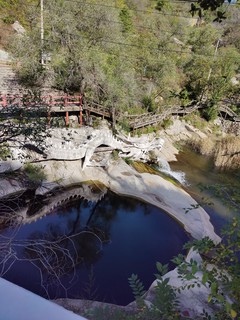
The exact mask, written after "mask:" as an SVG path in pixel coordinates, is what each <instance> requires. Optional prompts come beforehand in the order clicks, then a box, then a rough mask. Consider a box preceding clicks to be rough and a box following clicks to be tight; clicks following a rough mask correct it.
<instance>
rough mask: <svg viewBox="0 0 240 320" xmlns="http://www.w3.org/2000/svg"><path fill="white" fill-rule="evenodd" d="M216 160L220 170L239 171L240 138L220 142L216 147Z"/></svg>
mask: <svg viewBox="0 0 240 320" xmlns="http://www.w3.org/2000/svg"><path fill="white" fill-rule="evenodd" d="M214 159H215V165H216V167H218V168H219V169H231V170H236V169H239V168H240V137H237V136H229V137H226V138H223V139H222V140H221V141H219V142H218V143H217V145H216V149H215V154H214Z"/></svg>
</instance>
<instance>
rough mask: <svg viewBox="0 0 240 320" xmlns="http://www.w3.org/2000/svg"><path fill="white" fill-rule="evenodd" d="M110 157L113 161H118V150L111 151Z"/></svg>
mask: <svg viewBox="0 0 240 320" xmlns="http://www.w3.org/2000/svg"><path fill="white" fill-rule="evenodd" d="M112 156H113V159H114V160H118V159H119V154H118V150H113V152H112Z"/></svg>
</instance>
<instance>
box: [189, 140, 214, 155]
mask: <svg viewBox="0 0 240 320" xmlns="http://www.w3.org/2000/svg"><path fill="white" fill-rule="evenodd" d="M215 144H216V141H215V140H214V139H211V138H206V139H194V140H191V141H190V145H191V147H192V148H193V149H194V150H195V151H197V152H198V153H200V154H202V155H205V156H212V155H213V151H214V148H215Z"/></svg>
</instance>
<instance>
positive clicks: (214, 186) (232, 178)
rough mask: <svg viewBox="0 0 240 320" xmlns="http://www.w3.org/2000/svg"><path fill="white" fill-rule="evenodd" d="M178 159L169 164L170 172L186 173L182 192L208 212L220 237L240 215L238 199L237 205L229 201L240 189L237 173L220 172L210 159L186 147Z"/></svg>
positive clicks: (238, 172) (238, 174)
mask: <svg viewBox="0 0 240 320" xmlns="http://www.w3.org/2000/svg"><path fill="white" fill-rule="evenodd" d="M177 159H178V161H177V162H172V163H171V164H170V167H171V169H172V170H174V171H175V170H176V171H181V172H184V173H185V182H186V185H185V187H184V188H185V190H186V191H187V192H188V193H189V194H191V196H192V197H193V198H195V199H196V201H198V202H199V203H200V204H201V205H202V206H203V208H204V209H205V210H206V211H207V213H208V214H209V216H210V220H211V222H212V224H213V225H214V227H215V231H216V232H217V233H218V234H219V235H220V233H221V230H222V228H223V227H224V226H226V224H228V223H229V222H230V221H231V220H232V218H233V217H234V216H239V215H240V210H239V208H240V203H239V199H238V200H236V199H235V200H236V205H234V202H235V200H234V202H232V200H231V199H234V196H233V194H234V192H235V191H238V190H240V171H239V170H238V171H235V172H221V171H219V170H217V169H215V168H214V165H213V161H212V160H211V159H210V158H209V157H206V156H202V155H199V154H197V153H196V152H194V151H192V150H190V149H188V148H187V147H184V148H183V149H182V152H180V153H179V155H178V157H177ZM234 190H235V191H234ZM238 194H239V192H238Z"/></svg>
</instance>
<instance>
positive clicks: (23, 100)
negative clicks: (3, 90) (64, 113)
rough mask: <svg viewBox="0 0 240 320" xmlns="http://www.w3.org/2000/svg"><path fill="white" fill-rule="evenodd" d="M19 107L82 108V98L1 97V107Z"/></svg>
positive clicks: (5, 95) (3, 95) (6, 95)
mask: <svg viewBox="0 0 240 320" xmlns="http://www.w3.org/2000/svg"><path fill="white" fill-rule="evenodd" d="M13 105H18V106H20V107H33V106H40V105H43V106H48V107H49V108H50V109H51V107H59V108H67V107H69V106H72V105H74V106H79V107H81V106H82V96H81V95H79V96H68V95H65V96H60V95H59V96H57V95H56V96H54V95H48V96H40V97H37V96H34V95H22V96H20V95H8V94H2V95H0V106H1V107H3V108H5V107H8V106H13Z"/></svg>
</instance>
